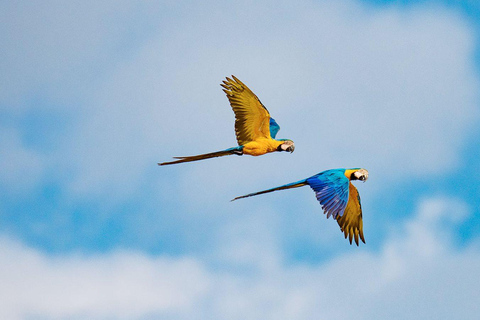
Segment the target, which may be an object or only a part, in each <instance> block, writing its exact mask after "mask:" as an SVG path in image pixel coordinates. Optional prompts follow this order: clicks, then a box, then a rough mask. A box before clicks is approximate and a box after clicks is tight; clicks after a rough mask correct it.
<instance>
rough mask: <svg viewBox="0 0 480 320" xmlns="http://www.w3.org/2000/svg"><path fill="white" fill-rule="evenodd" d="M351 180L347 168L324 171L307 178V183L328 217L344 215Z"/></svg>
mask: <svg viewBox="0 0 480 320" xmlns="http://www.w3.org/2000/svg"><path fill="white" fill-rule="evenodd" d="M349 183H350V181H349V180H348V178H347V177H345V169H333V170H327V171H323V172H321V173H319V174H317V175H314V176H312V177H310V178H308V179H307V184H308V185H309V186H310V187H311V188H312V189H313V191H315V195H316V197H317V200H318V202H320V204H321V205H322V209H323V211H324V212H325V214H326V215H327V218H329V217H330V216H332V217H333V218H334V219H336V218H337V216H342V215H343V212H344V211H345V207H346V206H347V202H348V187H349Z"/></svg>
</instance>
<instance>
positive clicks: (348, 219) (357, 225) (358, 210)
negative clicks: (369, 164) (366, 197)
mask: <svg viewBox="0 0 480 320" xmlns="http://www.w3.org/2000/svg"><path fill="white" fill-rule="evenodd" d="M367 179H368V171H367V170H365V169H360V168H355V169H331V170H326V171H323V172H320V173H319V174H316V175H314V176H311V177H310V178H307V179H304V180H300V181H297V182H293V183H289V184H285V185H283V186H280V187H276V188H272V189H267V190H263V191H259V192H254V193H249V194H247V195H244V196H240V197H236V198H235V199H233V200H232V201H235V200H238V199H242V198H247V197H251V196H256V195H259V194H263V193H268V192H272V191H277V190H285V189H292V188H298V187H302V186H306V185H309V186H310V188H312V189H313V191H314V192H315V195H316V197H317V200H318V201H319V202H320V204H321V206H322V209H323V211H324V212H325V214H326V215H327V219H328V218H329V217H330V216H332V217H333V219H335V220H337V223H338V225H339V226H340V230H341V231H342V232H343V233H344V234H345V239H346V238H347V236H348V238H349V241H350V244H352V239H353V238H355V243H356V244H357V246H358V238H359V237H360V239H361V240H362V241H363V243H365V238H364V237H363V221H362V206H361V204H360V195H359V194H358V191H357V188H355V186H354V185H353V184H352V183H351V182H350V181H352V180H360V181H363V182H365V181H367Z"/></svg>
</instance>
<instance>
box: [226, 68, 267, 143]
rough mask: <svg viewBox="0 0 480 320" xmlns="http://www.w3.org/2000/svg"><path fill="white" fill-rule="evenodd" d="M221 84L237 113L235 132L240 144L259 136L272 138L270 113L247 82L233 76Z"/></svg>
mask: <svg viewBox="0 0 480 320" xmlns="http://www.w3.org/2000/svg"><path fill="white" fill-rule="evenodd" d="M232 77H233V80H232V79H230V78H228V77H227V78H226V79H227V80H226V81H225V80H224V81H223V83H221V84H220V85H221V86H222V87H223V88H224V89H223V91H224V92H225V93H226V95H227V98H228V101H229V102H230V106H231V107H232V109H233V112H234V113H235V134H236V136H237V142H238V144H239V145H244V144H246V143H247V142H250V141H255V140H257V139H258V138H271V136H270V113H269V112H268V110H267V108H265V106H264V105H263V104H262V103H261V102H260V100H259V99H258V97H257V96H256V95H255V94H254V93H253V92H252V90H250V89H249V88H248V87H247V86H246V85H245V84H243V83H242V82H241V81H240V80H238V79H237V78H236V77H235V76H233V75H232Z"/></svg>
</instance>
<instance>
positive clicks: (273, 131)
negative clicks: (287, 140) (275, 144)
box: [270, 118, 280, 139]
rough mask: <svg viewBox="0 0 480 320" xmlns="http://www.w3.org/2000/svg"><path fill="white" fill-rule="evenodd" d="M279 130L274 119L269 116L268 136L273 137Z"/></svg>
mask: <svg viewBox="0 0 480 320" xmlns="http://www.w3.org/2000/svg"><path fill="white" fill-rule="evenodd" d="M279 130H280V126H279V125H278V123H277V122H276V121H275V119H273V118H270V137H272V139H275V137H276V136H277V133H278V131H279Z"/></svg>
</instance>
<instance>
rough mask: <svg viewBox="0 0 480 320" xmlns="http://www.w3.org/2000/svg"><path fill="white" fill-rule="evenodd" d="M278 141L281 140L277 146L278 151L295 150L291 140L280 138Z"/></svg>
mask: <svg viewBox="0 0 480 320" xmlns="http://www.w3.org/2000/svg"><path fill="white" fill-rule="evenodd" d="M280 141H282V142H283V143H282V144H281V145H279V146H278V149H277V150H278V151H288V152H290V153H292V152H293V151H295V143H293V141H292V140H288V139H282V140H280Z"/></svg>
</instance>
